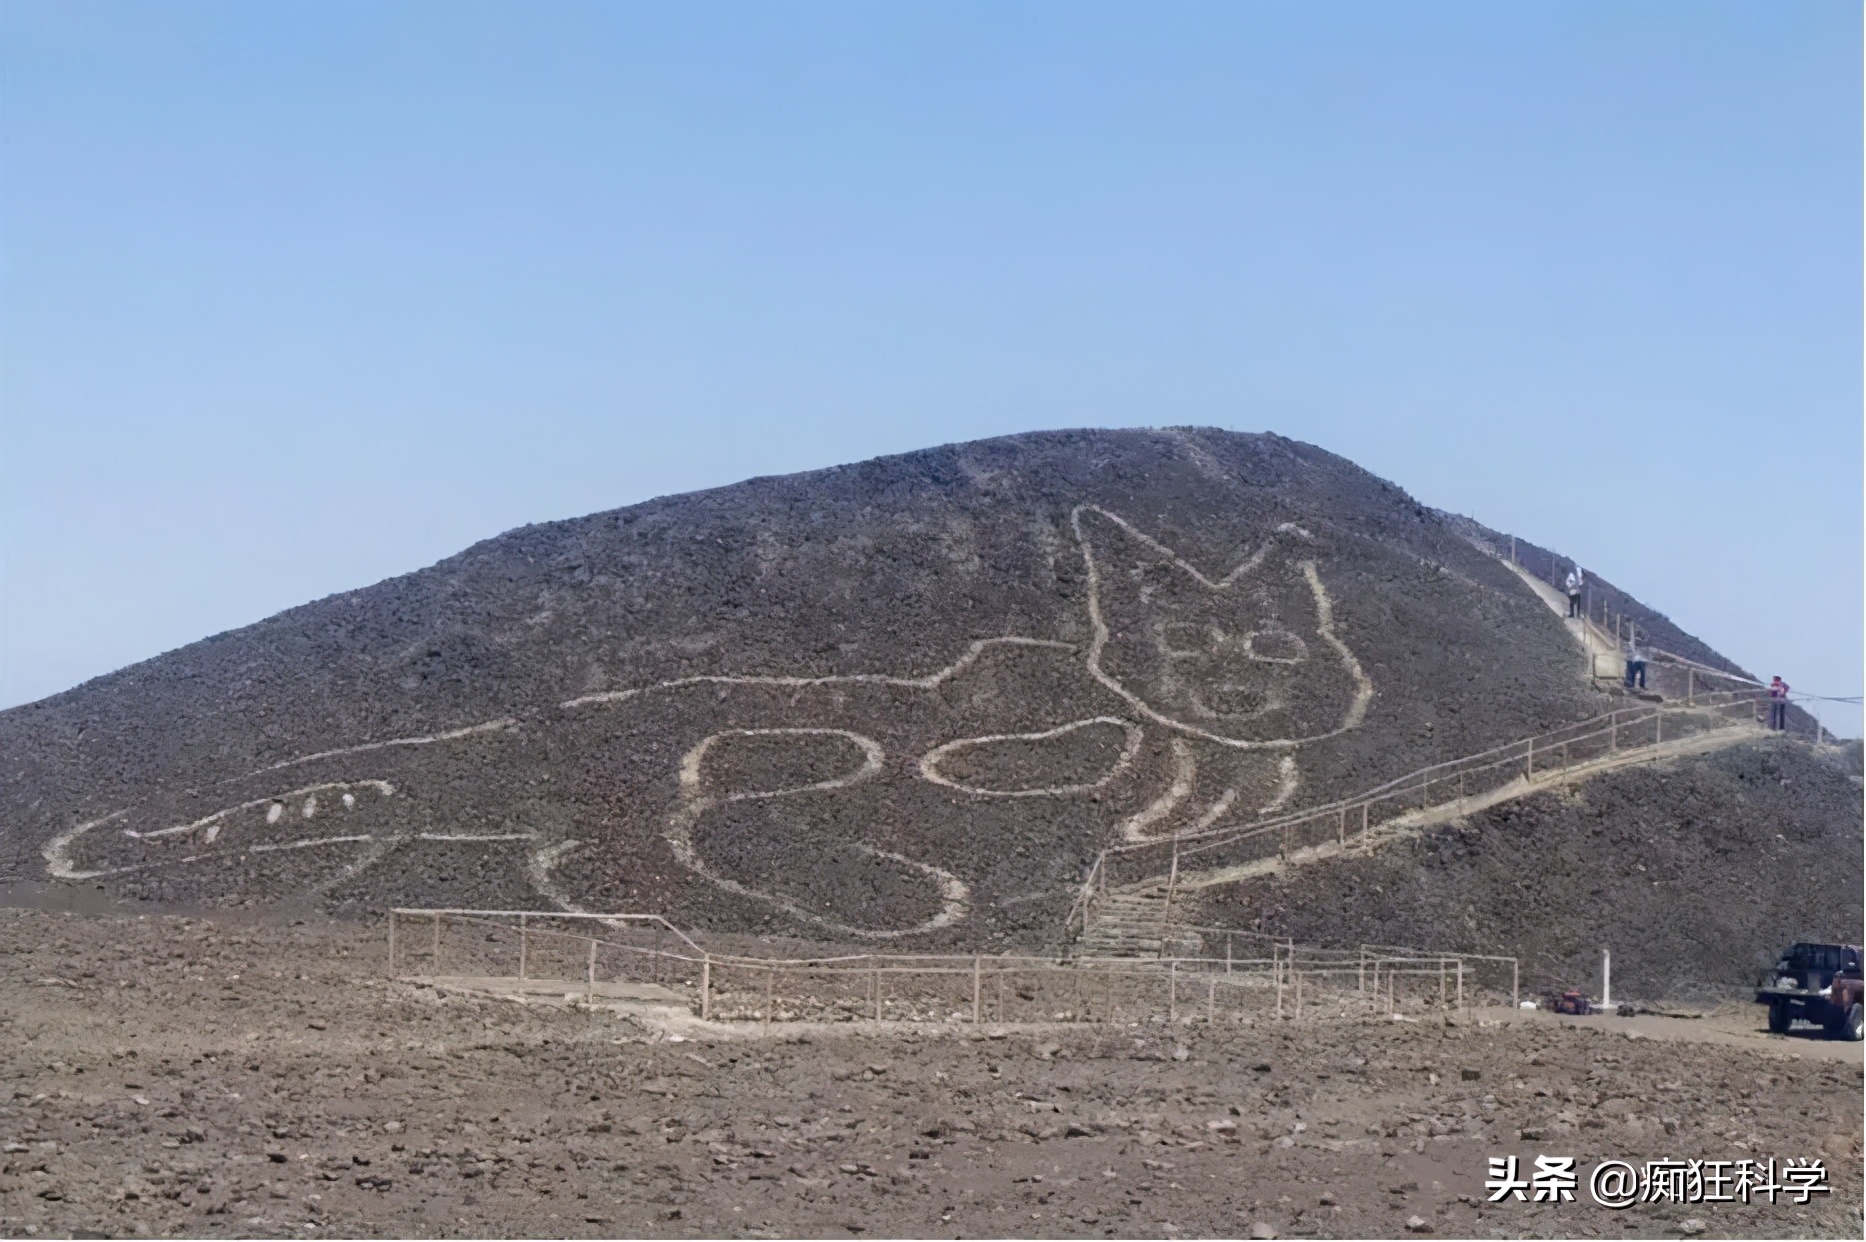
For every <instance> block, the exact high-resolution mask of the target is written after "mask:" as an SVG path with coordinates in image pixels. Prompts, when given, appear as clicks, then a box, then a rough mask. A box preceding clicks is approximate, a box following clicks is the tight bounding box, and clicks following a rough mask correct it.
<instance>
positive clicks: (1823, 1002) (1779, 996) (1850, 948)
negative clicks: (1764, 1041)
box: [1756, 944, 1863, 1040]
mask: <svg viewBox="0 0 1866 1242" xmlns="http://www.w3.org/2000/svg"><path fill="white" fill-rule="evenodd" d="M1862 986H1863V985H1862V982H1861V978H1860V946H1858V945H1856V944H1796V945H1791V946H1789V948H1788V951H1787V952H1785V953H1783V954H1782V957H1781V960H1780V961H1778V962H1776V964H1775V966H1774V967H1773V968H1772V969H1770V970H1768V971H1766V972H1765V973H1764V974H1763V977H1762V980H1761V982H1760V983H1759V984H1758V986H1757V988H1756V1003H1757V1004H1758V1005H1767V1006H1768V1007H1769V1029H1770V1030H1771V1031H1774V1032H1775V1033H1776V1034H1778V1035H1785V1034H1787V1033H1788V1028H1789V1025H1790V1024H1791V1023H1793V1022H1795V1021H1797V1020H1800V1021H1802V1022H1812V1023H1814V1024H1815V1025H1817V1026H1819V1027H1821V1028H1822V1029H1823V1030H1825V1031H1826V1032H1827V1034H1828V1035H1829V1036H1830V1037H1831V1038H1834V1039H1854V1040H1857V1039H1859V1038H1860V1037H1861V1034H1862V1031H1861V1010H1860V994H1861V989H1862Z"/></svg>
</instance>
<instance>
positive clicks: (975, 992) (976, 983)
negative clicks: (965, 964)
mask: <svg viewBox="0 0 1866 1242" xmlns="http://www.w3.org/2000/svg"><path fill="white" fill-rule="evenodd" d="M984 970H985V963H984V958H983V957H982V956H980V955H979V954H977V953H974V954H973V955H972V1025H973V1026H977V1025H978V1024H979V1023H980V1022H982V1021H983V1020H984V1013H983V1008H982V1007H983V1005H984V999H983V996H982V995H981V987H980V985H982V984H983V983H984V981H985V978H984Z"/></svg>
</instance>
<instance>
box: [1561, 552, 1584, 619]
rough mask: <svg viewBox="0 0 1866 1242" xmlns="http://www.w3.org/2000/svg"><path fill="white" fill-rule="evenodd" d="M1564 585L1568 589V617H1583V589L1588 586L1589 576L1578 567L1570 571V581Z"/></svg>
mask: <svg viewBox="0 0 1866 1242" xmlns="http://www.w3.org/2000/svg"><path fill="white" fill-rule="evenodd" d="M1564 585H1566V587H1567V588H1568V615H1569V616H1571V617H1578V616H1580V615H1581V588H1582V587H1584V586H1586V585H1587V575H1586V574H1584V573H1582V572H1581V567H1580V566H1579V565H1576V566H1575V567H1574V568H1573V569H1570V570H1569V571H1568V581H1567V582H1566V583H1565V584H1564Z"/></svg>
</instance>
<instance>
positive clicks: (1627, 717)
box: [1064, 690, 1766, 936]
mask: <svg viewBox="0 0 1866 1242" xmlns="http://www.w3.org/2000/svg"><path fill="white" fill-rule="evenodd" d="M1765 694H1766V692H1765V691H1758V690H1717V691H1711V692H1708V693H1706V694H1703V695H1697V696H1694V698H1693V701H1692V702H1690V703H1689V704H1686V705H1682V706H1681V705H1677V704H1652V705H1647V706H1641V707H1627V708H1616V709H1614V710H1613V711H1611V712H1607V713H1605V714H1602V715H1600V716H1595V717H1591V718H1589V719H1587V720H1581V721H1577V722H1575V723H1574V724H1570V725H1564V726H1562V727H1561V728H1558V729H1553V730H1549V731H1548V732H1546V733H1541V734H1537V735H1535V736H1534V737H1530V738H1521V739H1518V740H1516V741H1512V742H1506V743H1503V744H1502V745H1499V746H1493V747H1491V748H1490V749H1488V750H1483V751H1478V752H1476V753H1475V754H1471V755H1465V756H1462V757H1460V758H1457V759H1448V760H1444V761H1441V762H1439V763H1435V764H1430V765H1428V766H1426V767H1423V768H1419V769H1417V770H1415V771H1412V772H1409V773H1407V774H1405V775H1403V776H1399V777H1395V778H1393V779H1392V780H1389V781H1386V782H1384V783H1383V784H1380V785H1375V786H1373V787H1372V788H1370V789H1367V790H1364V791H1362V792H1361V793H1359V794H1354V795H1351V796H1349V797H1346V798H1341V799H1337V800H1336V801H1334V802H1328V803H1324V804H1322V805H1320V806H1315V807H1310V808H1307V809H1304V810H1302V811H1295V812H1289V813H1287V814H1284V815H1280V816H1277V817H1275V818H1273V819H1269V820H1265V821H1263V822H1261V823H1256V824H1250V825H1244V826H1238V825H1231V826H1227V827H1223V828H1210V829H1205V830H1202V831H1200V832H1197V833H1180V834H1176V835H1175V836H1173V837H1163V838H1160V839H1159V840H1155V841H1144V842H1133V843H1117V844H1115V845H1111V846H1108V847H1106V848H1104V849H1103V850H1102V851H1100V853H1098V854H1097V855H1096V858H1095V861H1094V863H1093V864H1091V866H1090V868H1089V871H1088V874H1087V876H1086V878H1085V879H1084V881H1083V883H1082V885H1081V887H1080V888H1079V890H1078V892H1077V895H1076V899H1075V901H1074V902H1072V903H1071V905H1070V910H1069V913H1068V916H1067V918H1066V921H1065V924H1064V932H1065V935H1066V936H1067V935H1070V934H1073V932H1074V931H1075V930H1076V928H1077V926H1078V925H1080V926H1081V927H1082V928H1083V929H1084V930H1086V928H1087V920H1088V916H1089V908H1090V906H1091V905H1092V904H1093V903H1094V900H1095V898H1096V896H1097V894H1098V893H1100V892H1105V891H1106V889H1107V886H1108V873H1109V863H1110V861H1111V860H1112V859H1115V858H1119V857H1123V856H1130V855H1135V854H1138V853H1140V852H1142V851H1146V850H1154V851H1162V852H1163V851H1166V850H1169V849H1170V850H1171V851H1172V853H1173V855H1174V858H1175V860H1176V859H1177V858H1178V857H1179V856H1181V855H1183V854H1202V853H1206V852H1209V851H1210V850H1213V849H1217V848H1220V847H1222V846H1224V845H1229V844H1232V843H1235V842H1237V841H1242V840H1248V839H1252V838H1257V837H1262V836H1267V835H1270V834H1272V833H1276V832H1288V831H1289V830H1291V829H1293V828H1295V827H1296V826H1298V825H1303V824H1308V823H1312V822H1314V821H1316V820H1319V819H1322V818H1325V817H1327V816H1331V815H1333V816H1337V817H1340V818H1342V820H1343V823H1342V826H1341V836H1343V837H1344V838H1345V836H1346V825H1345V816H1346V814H1347V813H1348V812H1350V811H1361V812H1363V816H1362V818H1363V823H1362V825H1361V827H1360V829H1359V831H1360V832H1364V831H1366V830H1367V829H1368V828H1370V827H1372V825H1371V824H1370V823H1368V822H1366V820H1367V816H1366V814H1365V812H1367V811H1369V810H1371V808H1372V807H1373V806H1374V805H1375V804H1376V803H1379V802H1382V801H1385V800H1387V799H1389V798H1391V797H1394V796H1399V795H1407V794H1410V793H1412V792H1413V791H1415V790H1418V791H1421V792H1426V791H1429V789H1430V787H1431V785H1433V784H1435V783H1437V782H1438V781H1439V780H1443V779H1449V777H1450V776H1468V775H1471V774H1472V773H1476V772H1483V771H1487V770H1490V769H1493V768H1497V767H1502V766H1505V765H1511V766H1513V765H1515V764H1517V763H1523V764H1525V766H1526V768H1527V769H1528V770H1529V775H1530V778H1531V779H1533V774H1534V767H1533V765H1534V761H1535V755H1536V751H1537V749H1538V747H1540V748H1541V749H1543V750H1545V751H1548V750H1558V749H1561V750H1565V749H1566V748H1568V747H1572V746H1575V745H1577V744H1579V743H1582V742H1587V741H1592V740H1597V739H1599V738H1601V737H1606V738H1608V739H1609V743H1610V746H1612V748H1613V749H1614V750H1618V747H1617V746H1613V743H1615V742H1616V741H1617V735H1618V732H1619V730H1620V729H1622V728H1636V727H1638V726H1639V725H1641V724H1644V723H1646V722H1649V721H1657V722H1659V723H1658V729H1659V730H1660V731H1662V729H1663V720H1664V718H1665V717H1666V716H1667V715H1682V714H1689V715H1692V716H1699V717H1702V716H1704V715H1716V714H1721V713H1722V712H1723V711H1724V710H1725V709H1727V708H1730V707H1736V706H1744V707H1750V708H1752V709H1753V708H1754V706H1755V705H1756V703H1757V702H1758V700H1760V699H1761V698H1763V697H1764V696H1765ZM1603 726H1604V727H1603ZM1713 727H1722V726H1721V725H1717V726H1713ZM1659 744H1660V743H1659V742H1654V743H1652V744H1650V745H1649V746H1639V747H1629V748H1627V749H1626V751H1625V752H1622V753H1627V754H1632V753H1636V752H1637V751H1639V750H1646V749H1655V750H1656V749H1657V747H1658V745H1659ZM1598 761H1599V759H1598V758H1595V759H1592V760H1588V759H1583V760H1580V761H1576V762H1572V763H1571V762H1568V761H1566V760H1564V761H1563V762H1561V763H1556V764H1552V765H1550V766H1549V767H1547V768H1545V769H1544V771H1550V770H1566V769H1568V768H1571V767H1579V766H1582V765H1584V764H1586V763H1589V762H1598ZM1466 797H1467V795H1463V794H1461V795H1460V796H1459V797H1458V798H1455V799H1448V800H1446V801H1444V802H1440V803H1438V804H1436V805H1438V806H1452V805H1457V804H1458V803H1460V802H1463V801H1464V800H1465V799H1466ZM1429 805H1430V804H1425V805H1423V806H1422V808H1421V809H1429ZM1382 822H1385V821H1382ZM1356 835H1358V832H1357V834H1356ZM1164 874H1165V871H1164V870H1163V871H1162V872H1160V873H1159V874H1156V875H1154V876H1151V877H1148V878H1147V879H1142V880H1136V881H1131V883H1135V884H1144V883H1148V882H1151V881H1157V880H1158V879H1160V878H1161V877H1162V876H1163V875H1164Z"/></svg>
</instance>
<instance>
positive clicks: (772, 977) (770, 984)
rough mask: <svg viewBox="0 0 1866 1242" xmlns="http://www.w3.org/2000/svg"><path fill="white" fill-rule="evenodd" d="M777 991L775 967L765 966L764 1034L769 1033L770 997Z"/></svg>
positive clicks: (771, 1002)
mask: <svg viewBox="0 0 1866 1242" xmlns="http://www.w3.org/2000/svg"><path fill="white" fill-rule="evenodd" d="M776 992H777V967H775V966H767V967H765V1034H767V1035H769V1034H770V1033H771V1006H772V1004H773V1001H772V997H773V995H774V994H775V993H776Z"/></svg>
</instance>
